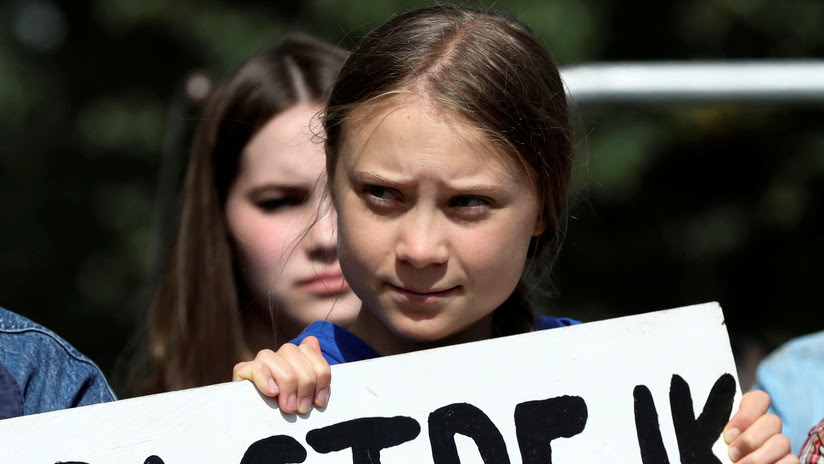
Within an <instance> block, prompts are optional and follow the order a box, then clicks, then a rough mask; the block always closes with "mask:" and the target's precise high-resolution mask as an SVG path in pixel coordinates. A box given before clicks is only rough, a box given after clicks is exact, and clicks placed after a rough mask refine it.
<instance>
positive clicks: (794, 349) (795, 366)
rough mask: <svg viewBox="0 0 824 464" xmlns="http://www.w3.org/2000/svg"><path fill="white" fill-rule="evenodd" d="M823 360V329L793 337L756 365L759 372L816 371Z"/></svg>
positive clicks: (782, 373)
mask: <svg viewBox="0 0 824 464" xmlns="http://www.w3.org/2000/svg"><path fill="white" fill-rule="evenodd" d="M822 362H824V331H821V332H815V333H811V334H808V335H804V336H801V337H797V338H794V339H792V340H790V341H789V342H787V343H785V344H783V345H781V346H780V347H779V348H778V349H776V350H775V351H773V352H772V353H770V354H769V355H768V356H767V357H766V358H764V360H763V361H762V362H761V364H760V365H759V367H758V371H759V374H761V375H769V374H770V373H772V372H779V373H781V375H788V374H789V373H792V372H798V373H804V372H808V371H811V370H812V371H817V370H819V369H820V366H821V363H822Z"/></svg>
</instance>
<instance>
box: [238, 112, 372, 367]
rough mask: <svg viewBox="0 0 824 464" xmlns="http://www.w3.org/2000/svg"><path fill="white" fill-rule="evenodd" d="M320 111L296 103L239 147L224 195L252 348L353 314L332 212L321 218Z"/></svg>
mask: <svg viewBox="0 0 824 464" xmlns="http://www.w3.org/2000/svg"><path fill="white" fill-rule="evenodd" d="M321 110H322V107H320V106H317V105H306V104H299V105H296V106H293V107H292V108H290V109H288V110H286V111H284V112H282V113H280V114H278V115H277V116H276V117H274V118H273V119H271V120H270V121H268V122H267V123H266V125H265V126H264V127H262V128H261V129H260V131H258V132H257V133H256V134H255V136H254V137H252V139H251V140H250V141H249V143H248V144H247V145H246V147H245V148H244V151H243V153H242V154H241V159H240V163H239V171H238V174H237V176H236V178H235V179H234V182H233V184H232V186H231V187H230V189H229V192H228V195H227V200H226V223H227V225H228V229H229V234H230V237H231V239H232V242H233V245H234V246H233V248H234V250H235V255H236V261H237V268H238V269H239V271H240V274H241V280H242V281H243V283H244V284H245V286H246V293H248V294H249V295H250V296H251V298H252V299H253V305H252V308H251V311H252V313H251V314H249V312H248V310H249V308H244V309H247V313H246V317H245V318H244V321H245V325H246V327H245V329H246V333H247V339H249V340H250V342H249V346H252V347H260V348H262V347H271V346H276V345H279V344H281V343H284V342H286V341H289V340H290V339H292V338H293V337H295V336H297V335H298V334H299V333H300V332H301V331H302V330H303V329H304V328H306V326H308V325H309V324H311V323H312V322H314V321H316V320H324V319H327V320H330V321H332V322H335V323H337V324H340V325H343V326H348V325H349V324H350V323H351V322H352V321H353V320H354V318H355V315H356V313H357V311H358V307H359V302H358V300H357V297H355V296H354V294H353V293H352V291H351V290H350V289H349V287H348V285H347V284H346V281H345V280H344V278H343V274H342V272H341V269H340V265H339V264H338V260H337V245H336V243H337V242H336V237H335V229H336V226H335V220H336V219H335V214H334V211H333V210H332V208H326V210H328V211H326V212H325V213H324V214H322V215H320V217H319V215H318V212H319V204H320V200H321V198H322V192H323V189H324V187H325V182H324V180H323V179H322V178H321V174H322V173H323V170H324V166H325V158H324V153H323V145H322V144H321V143H319V142H318V140H317V137H316V136H315V135H313V133H312V130H311V129H310V122H311V121H313V118H315V119H314V121H315V122H317V118H316V115H317V114H318V112H320V111H321ZM315 126H317V124H315ZM317 127H319V126H317ZM321 211H323V209H321ZM312 224H314V226H312ZM310 226H312V227H310ZM270 311H271V314H274V316H275V320H274V324H272V321H271V319H270V316H269V314H270ZM273 325H274V327H276V329H277V331H278V332H277V339H276V340H273V339H272V326H273ZM255 351H256V349H255ZM253 354H254V351H252V353H250V355H253Z"/></svg>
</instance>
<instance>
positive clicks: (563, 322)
mask: <svg viewBox="0 0 824 464" xmlns="http://www.w3.org/2000/svg"><path fill="white" fill-rule="evenodd" d="M577 324H580V322H579V321H576V320H575V319H570V318H568V317H552V316H538V317H536V318H535V330H545V329H556V328H559V327H568V326H571V325H577Z"/></svg>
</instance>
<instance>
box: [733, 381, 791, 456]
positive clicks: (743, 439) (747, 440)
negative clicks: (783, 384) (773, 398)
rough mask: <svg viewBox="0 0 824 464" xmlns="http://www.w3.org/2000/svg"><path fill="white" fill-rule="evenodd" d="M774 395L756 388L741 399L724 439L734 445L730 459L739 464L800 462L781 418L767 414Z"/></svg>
mask: <svg viewBox="0 0 824 464" xmlns="http://www.w3.org/2000/svg"><path fill="white" fill-rule="evenodd" d="M769 407H770V397H769V396H768V395H767V394H766V393H764V392H762V391H752V392H749V393H747V394H746V395H744V396H743V397H742V398H741V404H740V405H739V409H738V412H737V413H736V414H735V415H734V416H733V417H732V419H730V421H729V423H728V424H727V426H726V427H725V428H724V441H725V442H726V443H727V444H728V445H730V448H729V455H730V459H731V460H732V461H733V462H735V463H736V464H755V463H761V462H775V463H780V464H797V463H798V458H797V457H796V456H794V455H791V454H789V453H790V440H789V439H788V438H787V437H786V436H784V435H782V434H781V419H779V418H778V416H776V415H774V414H767V409H769Z"/></svg>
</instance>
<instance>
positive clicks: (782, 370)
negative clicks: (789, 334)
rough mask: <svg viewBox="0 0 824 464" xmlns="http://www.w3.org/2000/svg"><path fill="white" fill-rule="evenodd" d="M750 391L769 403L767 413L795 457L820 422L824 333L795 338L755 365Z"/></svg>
mask: <svg viewBox="0 0 824 464" xmlns="http://www.w3.org/2000/svg"><path fill="white" fill-rule="evenodd" d="M755 375H756V377H755V383H754V384H753V387H752V388H753V390H764V391H765V392H767V393H769V395H770V399H771V406H770V412H771V413H774V414H776V415H778V417H780V418H781V420H782V421H783V422H784V429H783V433H784V435H786V436H787V438H789V439H790V443H792V448H793V454H798V452H799V451H800V450H801V447H802V446H803V445H804V440H806V439H807V432H809V431H810V429H811V428H813V427H814V426H815V425H816V424H818V422H819V421H821V419H824V331H821V332H816V333H813V334H809V335H804V336H802V337H798V338H795V339H793V340H790V341H789V342H787V343H785V344H784V345H782V346H781V347H780V348H778V349H777V350H775V351H773V352H772V353H770V354H769V355H768V356H767V357H766V358H764V360H763V361H761V363H760V364H759V365H758V369H757V371H756V374H755Z"/></svg>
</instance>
